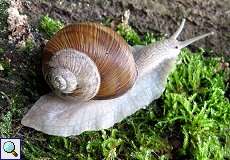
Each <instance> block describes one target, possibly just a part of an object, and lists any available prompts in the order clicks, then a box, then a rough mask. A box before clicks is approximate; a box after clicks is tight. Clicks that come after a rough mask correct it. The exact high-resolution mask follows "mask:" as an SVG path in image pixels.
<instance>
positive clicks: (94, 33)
mask: <svg viewBox="0 0 230 160" xmlns="http://www.w3.org/2000/svg"><path fill="white" fill-rule="evenodd" d="M63 49H67V50H68V49H71V50H75V51H77V52H78V53H82V54H85V55H86V56H88V57H89V58H90V59H91V60H92V62H93V63H94V64H95V65H96V67H97V69H98V72H99V75H100V84H98V85H99V90H98V92H97V93H96V95H95V97H94V99H109V98H115V97H118V96H120V95H122V94H124V93H125V92H126V91H128V90H129V89H130V88H131V87H132V86H133V84H134V83H135V80H136V77H137V69H136V64H135V61H134V58H133V55H132V52H131V50H130V47H129V46H128V44H127V43H126V42H125V41H124V39H123V38H122V37H121V36H120V35H118V34H117V33H116V32H114V31H113V30H112V29H110V28H108V27H105V26H102V25H100V24H96V23H80V24H72V25H68V26H66V27H65V28H63V29H62V30H60V31H59V32H57V33H56V34H55V35H54V36H53V37H52V38H51V40H50V41H48V43H47V44H46V46H45V48H44V52H43V73H44V75H45V77H46V75H47V73H48V72H49V70H50V69H51V68H53V67H51V66H50V61H53V59H55V58H57V56H56V55H58V53H60V52H59V51H61V50H63ZM71 52H72V51H71ZM67 57H68V56H67ZM67 57H65V56H62V58H64V59H65V58H67ZM67 59H68V58H67ZM67 59H66V60H60V59H59V60H58V61H57V62H60V61H65V63H66V64H67V63H71V64H68V65H66V66H65V67H64V68H65V69H66V68H67V66H68V67H73V68H74V67H80V66H79V65H76V64H75V63H80V64H81V65H82V66H81V67H80V68H81V70H84V66H85V65H86V64H83V63H81V62H79V61H77V62H76V61H73V60H70V59H68V60H67ZM88 62H89V61H88ZM72 63H74V64H72ZM90 63H91V62H90ZM55 67H58V63H57V64H56V66H55ZM59 67H61V65H60V66H59ZM69 70H71V69H69ZM52 72H53V71H52ZM85 72H91V71H90V70H87V71H85ZM61 77H62V76H61ZM70 77H71V76H70ZM88 78H89V79H84V80H85V81H92V78H94V77H91V78H90V77H88ZM61 81H62V78H59V79H56V82H57V84H56V85H57V86H59V83H60V82H61ZM93 81H95V80H93ZM47 82H48V84H50V82H51V81H50V79H47ZM63 82H64V81H63ZM98 82H99V81H98ZM52 83H53V82H52ZM87 83H88V82H87ZM93 84H95V83H93ZM74 85H75V84H73V86H74ZM96 86H97V85H96ZM53 88H54V87H53ZM59 88H60V87H59ZM83 88H84V86H82V89H83ZM94 88H97V87H94ZM54 90H55V89H54ZM93 90H94V91H95V89H93ZM59 91H61V90H59ZM61 92H62V91H61ZM79 94H81V93H80V92H77V93H75V91H74V92H73V93H71V95H72V96H73V97H74V96H79ZM87 98H88V97H87Z"/></svg>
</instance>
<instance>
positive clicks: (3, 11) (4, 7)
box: [0, 0, 9, 34]
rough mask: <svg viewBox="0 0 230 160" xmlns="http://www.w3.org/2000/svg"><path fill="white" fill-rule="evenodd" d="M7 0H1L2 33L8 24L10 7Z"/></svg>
mask: <svg viewBox="0 0 230 160" xmlns="http://www.w3.org/2000/svg"><path fill="white" fill-rule="evenodd" d="M8 6H9V5H8V3H7V0H0V15H1V16H0V33H1V34H2V33H3V32H4V31H5V29H6V24H7V16H8V14H7V8H8Z"/></svg>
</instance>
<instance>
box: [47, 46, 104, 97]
mask: <svg viewBox="0 0 230 160" xmlns="http://www.w3.org/2000/svg"><path fill="white" fill-rule="evenodd" d="M48 66H49V68H48V69H47V70H46V73H44V74H45V79H46V80H47V82H48V84H49V85H50V87H51V88H52V89H53V90H54V92H55V93H56V94H57V95H59V96H62V97H69V98H71V97H74V99H77V100H89V99H91V98H93V97H94V96H95V95H96V94H97V93H98V90H99V87H100V81H101V80H100V75H99V72H98V69H97V67H96V65H95V63H94V62H93V61H92V60H91V59H90V58H89V57H88V56H87V55H85V54H84V53H81V52H78V51H76V50H74V49H63V50H60V51H58V52H57V53H56V54H55V55H54V56H52V57H51V59H50V61H49V62H48Z"/></svg>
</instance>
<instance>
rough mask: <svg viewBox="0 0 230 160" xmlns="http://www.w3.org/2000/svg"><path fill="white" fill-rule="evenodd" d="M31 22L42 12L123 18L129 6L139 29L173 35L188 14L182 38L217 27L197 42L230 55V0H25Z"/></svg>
mask: <svg viewBox="0 0 230 160" xmlns="http://www.w3.org/2000/svg"><path fill="white" fill-rule="evenodd" d="M23 6H24V12H25V14H26V15H28V16H29V21H30V24H32V26H33V27H34V28H36V27H37V25H38V22H39V19H40V17H41V16H42V15H45V14H48V15H49V16H51V17H53V18H57V19H59V20H61V21H63V22H65V23H73V22H80V21H98V22H101V21H104V20H106V19H108V18H109V19H112V20H114V19H119V18H120V17H121V15H123V14H124V12H125V11H126V10H127V9H129V10H130V12H131V16H130V20H129V23H130V25H131V26H132V27H134V28H135V29H136V31H138V32H139V33H144V32H154V33H158V34H159V33H166V34H167V35H171V34H172V33H173V32H174V31H175V30H176V29H177V28H178V26H179V24H180V23H181V19H182V18H183V17H185V18H186V20H187V22H186V26H185V29H184V31H183V33H182V34H181V36H180V38H181V39H182V40H185V39H188V38H191V37H194V36H196V35H200V34H203V33H206V32H210V31H214V32H215V33H216V34H215V35H213V36H210V37H209V38H206V39H203V40H201V41H199V42H197V43H194V44H193V45H192V47H191V48H196V47H203V48H206V49H210V50H211V51H213V53H212V54H218V55H222V54H225V55H226V56H228V57H229V56H230V43H229V41H230V27H229V26H230V1H229V0H221V1H220V0H189V1H188V0H187V1H186V0H174V1H168V0H129V1H127V0H107V1H104V0H94V1H92V0H55V1H46V0H33V1H32V0H30V1H29V0H23Z"/></svg>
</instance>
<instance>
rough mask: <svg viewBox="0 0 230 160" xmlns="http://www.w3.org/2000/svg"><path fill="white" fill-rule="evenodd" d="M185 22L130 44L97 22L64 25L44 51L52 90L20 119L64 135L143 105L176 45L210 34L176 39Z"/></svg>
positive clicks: (162, 78) (168, 67) (160, 84)
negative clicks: (162, 35) (149, 40)
mask: <svg viewBox="0 0 230 160" xmlns="http://www.w3.org/2000/svg"><path fill="white" fill-rule="evenodd" d="M184 24H185V19H183V21H182V23H181V25H180V27H179V28H178V30H177V31H176V32H175V33H174V34H173V35H172V36H171V37H170V38H168V39H165V40H163V41H160V42H156V43H154V44H150V45H147V46H134V47H130V46H129V45H128V44H127V43H126V42H125V41H124V39H123V38H122V37H120V36H119V35H118V34H117V33H116V32H114V31H113V30H112V29H110V28H107V27H105V26H102V25H99V24H96V23H80V24H72V25H68V26H66V27H65V28H63V29H62V30H60V31H59V32H58V33H56V34H55V35H54V37H53V38H51V40H50V41H49V42H48V43H47V45H46V46H45V48H44V52H43V59H42V70H43V75H44V78H45V80H46V81H47V83H48V84H49V86H50V88H51V89H52V91H53V92H52V93H49V94H47V95H44V96H42V97H41V98H40V99H39V100H38V101H37V102H36V103H35V104H34V105H33V107H32V108H31V109H30V110H29V112H28V113H27V114H26V115H25V116H24V117H23V119H22V124H23V125H24V126H28V127H31V128H34V129H36V130H38V131H41V132H44V133H46V134H49V135H56V136H64V137H67V136H71V135H79V134H81V133H82V132H84V131H92V130H101V129H106V128H109V127H112V126H113V125H114V124H115V123H117V122H120V121H122V120H123V119H124V118H126V117H127V116H129V115H131V114H133V113H135V112H136V111H137V110H139V109H141V108H145V107H146V106H147V105H149V104H150V103H151V102H152V101H153V100H155V99H157V98H159V97H160V96H161V94H162V93H163V91H164V89H165V85H166V81H167V77H168V75H169V74H170V72H172V71H173V70H174V68H175V65H176V58H177V56H178V55H179V53H180V50H181V49H182V48H184V47H186V46H187V45H189V44H191V43H193V42H195V41H197V40H199V39H202V38H204V37H206V36H208V35H211V34H213V32H211V33H207V34H204V35H201V36H198V37H195V38H192V39H189V40H185V41H178V40H177V37H178V36H179V34H180V33H181V31H182V29H183V27H184Z"/></svg>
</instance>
